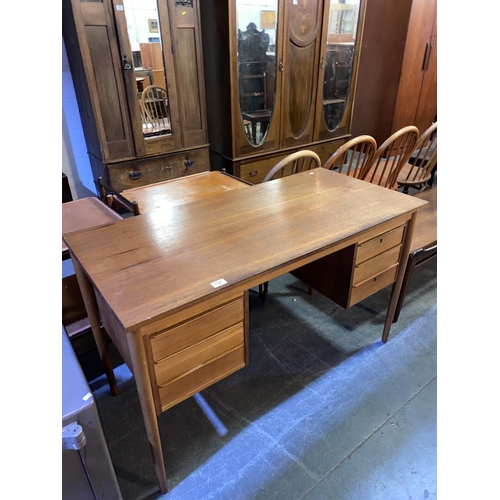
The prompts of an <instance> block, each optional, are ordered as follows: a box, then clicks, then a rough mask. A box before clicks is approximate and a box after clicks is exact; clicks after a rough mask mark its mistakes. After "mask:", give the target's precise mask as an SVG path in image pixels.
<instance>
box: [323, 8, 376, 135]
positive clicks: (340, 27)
mask: <svg viewBox="0 0 500 500" xmlns="http://www.w3.org/2000/svg"><path fill="white" fill-rule="evenodd" d="M365 3H366V2H365V1H363V2H362V4H361V5H360V0H349V1H348V3H343V2H341V0H326V1H325V9H324V19H323V35H322V44H321V45H322V47H321V59H320V65H319V80H318V97H317V100H316V124H315V133H314V134H315V140H317V141H321V140H325V139H331V138H333V137H337V136H341V135H345V134H348V133H349V130H350V122H351V113H352V105H353V101H354V88H355V83H356V74H357V71H356V70H357V60H358V59H359V57H358V53H359V46H360V45H361V44H360V40H361V35H362V26H363V14H364V6H365Z"/></svg>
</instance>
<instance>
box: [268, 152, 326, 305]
mask: <svg viewBox="0 0 500 500" xmlns="http://www.w3.org/2000/svg"><path fill="white" fill-rule="evenodd" d="M319 167H321V159H320V157H319V156H318V155H317V154H316V153H315V152H314V151H310V150H308V149H303V150H302V151H296V152H295V153H292V154H290V155H288V156H287V157H286V158H283V159H282V160H281V161H280V162H278V163H277V164H276V165H275V166H274V167H273V168H272V169H271V170H270V171H269V172H268V174H267V175H266V176H265V177H264V180H263V181H262V182H268V181H271V180H273V179H277V178H279V177H284V176H286V175H293V174H297V173H299V172H304V171H306V170H311V169H313V168H319ZM268 288H269V282H268V281H266V282H265V283H263V284H261V285H259V296H260V298H261V299H262V300H265V299H266V297H267V293H268Z"/></svg>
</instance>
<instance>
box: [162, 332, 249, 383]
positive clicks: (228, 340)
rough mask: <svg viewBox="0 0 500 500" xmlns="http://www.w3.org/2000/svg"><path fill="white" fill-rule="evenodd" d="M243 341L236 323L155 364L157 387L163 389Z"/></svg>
mask: <svg viewBox="0 0 500 500" xmlns="http://www.w3.org/2000/svg"><path fill="white" fill-rule="evenodd" d="M244 340H245V338H244V327H243V323H238V324H236V325H234V326H231V327H230V328H227V329H226V330H223V331H222V332H219V333H217V334H215V335H212V336H211V337H209V338H208V339H205V340H203V341H202V342H198V344H195V345H193V346H192V347H188V348H187V349H183V350H182V351H179V352H177V353H176V354H173V355H172V356H169V357H168V358H165V359H164V360H162V361H161V362H159V363H155V373H156V381H157V383H158V386H159V387H163V386H165V385H167V383H169V382H172V381H173V380H174V379H176V378H178V377H180V376H182V375H185V374H187V373H189V372H191V371H193V370H195V369H198V368H200V367H202V366H203V365H205V364H207V363H209V362H210V361H212V360H213V359H215V358H217V357H219V356H221V355H223V354H225V353H227V352H229V351H231V350H233V349H235V348H236V347H239V346H241V345H243V343H244Z"/></svg>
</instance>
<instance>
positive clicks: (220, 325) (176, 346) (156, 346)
mask: <svg viewBox="0 0 500 500" xmlns="http://www.w3.org/2000/svg"><path fill="white" fill-rule="evenodd" d="M243 317H244V300H243V296H241V297H240V298H238V299H236V300H234V301H233V302H229V303H228V304H225V305H223V306H221V307H217V308H215V309H212V310H210V311H208V312H205V313H204V314H201V315H199V316H196V317H195V318H193V319H191V320H188V321H185V322H183V323H181V324H177V325H175V326H173V327H171V328H168V329H167V330H165V331H163V332H159V333H157V334H153V335H151V337H150V339H151V350H152V353H153V360H154V361H155V362H158V361H161V360H162V359H164V358H166V357H168V356H172V355H173V354H175V353H176V352H179V351H181V350H183V349H186V348H187V347H191V346H193V345H195V344H197V343H198V342H201V341H202V340H204V339H206V338H208V337H211V336H212V335H215V334H217V333H219V332H222V330H225V329H226V328H229V327H230V326H233V325H236V324H237V323H241V322H242V321H243Z"/></svg>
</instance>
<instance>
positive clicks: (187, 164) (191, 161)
mask: <svg viewBox="0 0 500 500" xmlns="http://www.w3.org/2000/svg"><path fill="white" fill-rule="evenodd" d="M184 165H185V166H186V170H184V173H186V172H187V171H188V168H189V167H192V166H193V165H194V160H185V161H184Z"/></svg>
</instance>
